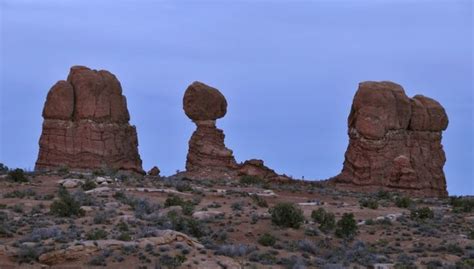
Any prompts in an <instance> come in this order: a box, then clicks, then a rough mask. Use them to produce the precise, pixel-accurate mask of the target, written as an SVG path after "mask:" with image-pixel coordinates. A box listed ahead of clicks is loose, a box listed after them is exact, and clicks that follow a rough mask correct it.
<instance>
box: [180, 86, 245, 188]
mask: <svg viewBox="0 0 474 269" xmlns="http://www.w3.org/2000/svg"><path fill="white" fill-rule="evenodd" d="M183 108H184V112H185V113H186V115H187V116H188V117H189V118H190V119H191V120H192V121H193V122H194V123H195V124H196V126H197V129H196V131H194V133H193V135H192V136H191V140H189V151H188V156H187V159H186V174H187V177H189V178H194V179H230V178H234V177H235V176H236V170H237V169H238V165H237V163H236V161H235V159H234V156H233V155H232V150H230V149H228V148H226V146H225V144H224V138H225V135H224V132H223V131H222V130H220V129H218V128H217V127H216V120H217V119H219V118H222V117H224V115H225V114H226V112H227V101H226V99H225V97H224V95H222V94H221V93H220V92H219V90H217V89H215V88H212V87H210V86H208V85H206V84H204V83H201V82H197V81H196V82H193V83H192V84H191V85H189V87H188V88H187V89H186V92H185V93H184V98H183Z"/></svg>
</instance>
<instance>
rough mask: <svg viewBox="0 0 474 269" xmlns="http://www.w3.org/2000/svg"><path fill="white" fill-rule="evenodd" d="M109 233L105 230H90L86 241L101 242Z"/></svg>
mask: <svg viewBox="0 0 474 269" xmlns="http://www.w3.org/2000/svg"><path fill="white" fill-rule="evenodd" d="M107 235H108V233H107V232H106V231H105V230H102V229H93V230H90V231H89V232H88V233H87V234H86V239H87V240H100V239H106V238H107Z"/></svg>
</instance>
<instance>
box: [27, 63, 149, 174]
mask: <svg viewBox="0 0 474 269" xmlns="http://www.w3.org/2000/svg"><path fill="white" fill-rule="evenodd" d="M43 118H44V122H43V130H42V133H41V137H40V141H39V146H40V149H39V154H38V160H37V161H36V166H35V169H36V170H54V169H57V168H59V167H63V166H66V167H69V168H71V169H78V170H92V169H100V168H112V169H118V170H127V171H133V172H138V173H143V169H142V161H141V159H140V155H139V154H138V139H137V133H136V129H135V127H134V126H131V125H130V124H129V119H130V116H129V113H128V109H127V102H126V99H125V96H123V95H122V87H121V85H120V82H119V81H118V80H117V78H116V77H115V76H114V75H113V74H112V73H110V72H108V71H104V70H101V71H96V70H91V69H89V68H87V67H83V66H73V67H72V68H71V70H70V73H69V76H68V78H67V81H63V80H61V81H58V82H57V83H56V84H55V85H54V86H53V87H52V88H51V90H50V91H49V93H48V96H47V98H46V103H45V106H44V110H43Z"/></svg>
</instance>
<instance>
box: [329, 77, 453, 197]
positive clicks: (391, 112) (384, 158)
mask: <svg viewBox="0 0 474 269" xmlns="http://www.w3.org/2000/svg"><path fill="white" fill-rule="evenodd" d="M348 125H349V131H348V133H349V138H350V140H349V146H348V148H347V151H346V154H345V161H344V167H343V169H342V172H341V173H340V174H339V175H338V176H337V177H335V178H334V180H333V182H334V183H336V184H338V185H339V186H344V185H345V186H349V187H351V186H352V187H354V186H357V190H368V191H375V190H378V189H381V188H383V189H392V190H397V191H398V190H399V191H404V192H407V193H412V194H414V195H419V196H446V195H447V191H446V180H445V176H444V172H443V166H444V163H445V161H446V158H445V154H444V150H443V146H442V145H441V137H442V134H441V133H442V131H443V130H445V129H446V128H447V126H448V117H447V115H446V112H445V111H444V108H443V107H442V106H441V105H440V104H439V103H438V102H437V101H435V100H433V99H430V98H428V97H425V96H422V95H416V96H415V97H413V98H409V97H407V96H406V94H405V91H404V90H403V88H402V87H401V86H400V85H398V84H395V83H392V82H363V83H360V84H359V89H358V90H357V93H356V94H355V97H354V101H353V104H352V109H351V112H350V115H349V119H348Z"/></svg>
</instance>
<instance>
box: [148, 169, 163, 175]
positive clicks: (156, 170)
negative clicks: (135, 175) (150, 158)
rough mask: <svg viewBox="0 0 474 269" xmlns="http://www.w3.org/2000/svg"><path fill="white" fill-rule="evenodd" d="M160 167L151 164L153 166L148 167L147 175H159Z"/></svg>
mask: <svg viewBox="0 0 474 269" xmlns="http://www.w3.org/2000/svg"><path fill="white" fill-rule="evenodd" d="M160 172H161V171H160V169H159V168H158V167H156V166H153V168H151V169H150V171H148V175H150V176H153V177H156V176H159V175H160Z"/></svg>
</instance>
